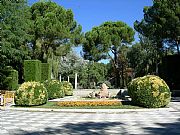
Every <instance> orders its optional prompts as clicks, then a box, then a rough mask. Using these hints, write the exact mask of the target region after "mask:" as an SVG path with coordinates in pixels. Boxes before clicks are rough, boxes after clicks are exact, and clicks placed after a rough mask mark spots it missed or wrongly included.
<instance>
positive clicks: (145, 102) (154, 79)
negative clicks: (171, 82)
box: [128, 75, 171, 108]
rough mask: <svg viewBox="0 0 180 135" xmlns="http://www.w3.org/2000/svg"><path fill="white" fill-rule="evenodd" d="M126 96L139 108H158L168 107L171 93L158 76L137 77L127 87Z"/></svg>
mask: <svg viewBox="0 0 180 135" xmlns="http://www.w3.org/2000/svg"><path fill="white" fill-rule="evenodd" d="M128 94H129V96H130V97H131V98H132V102H133V103H135V104H136V105H139V106H144V107H148V108H158V107H164V106H166V105H168V103H169V102H170V99H171V93H170V89H169V87H168V85H167V84H166V82H165V81H164V80H163V79H161V78H160V77H158V76H155V75H147V76H144V77H139V78H136V79H134V80H132V81H131V82H130V84H129V85H128Z"/></svg>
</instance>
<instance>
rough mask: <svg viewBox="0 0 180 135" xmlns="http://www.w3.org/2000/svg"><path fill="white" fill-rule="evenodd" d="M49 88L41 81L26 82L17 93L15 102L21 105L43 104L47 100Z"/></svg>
mask: <svg viewBox="0 0 180 135" xmlns="http://www.w3.org/2000/svg"><path fill="white" fill-rule="evenodd" d="M47 96H48V93H47V90H46V88H45V87H44V85H43V84H41V83H39V82H25V83H23V84H22V85H21V86H20V87H19V89H18V90H17V91H16V93H15V104H16V105H20V106H33V105H41V104H45V103H46V102H47Z"/></svg>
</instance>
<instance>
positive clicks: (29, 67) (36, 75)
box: [24, 60, 41, 82]
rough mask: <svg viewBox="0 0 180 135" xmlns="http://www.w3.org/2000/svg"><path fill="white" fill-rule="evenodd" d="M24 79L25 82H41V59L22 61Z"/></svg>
mask: <svg viewBox="0 0 180 135" xmlns="http://www.w3.org/2000/svg"><path fill="white" fill-rule="evenodd" d="M24 79H25V82H28V81H36V82H41V61H39V60H25V61H24Z"/></svg>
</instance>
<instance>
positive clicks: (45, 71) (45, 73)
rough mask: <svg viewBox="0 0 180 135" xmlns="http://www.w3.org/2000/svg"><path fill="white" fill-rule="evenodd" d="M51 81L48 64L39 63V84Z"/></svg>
mask: <svg viewBox="0 0 180 135" xmlns="http://www.w3.org/2000/svg"><path fill="white" fill-rule="evenodd" d="M50 79H51V66H50V64H49V63H41V82H44V81H46V80H50Z"/></svg>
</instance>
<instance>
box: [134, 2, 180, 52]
mask: <svg viewBox="0 0 180 135" xmlns="http://www.w3.org/2000/svg"><path fill="white" fill-rule="evenodd" d="M143 12H144V19H143V20H141V21H140V22H139V21H136V22H135V23H134V27H135V29H136V30H137V31H138V32H139V33H141V34H142V35H144V36H145V37H148V38H149V39H150V40H153V41H154V42H155V43H156V44H157V47H158V48H163V47H166V46H167V45H168V46H169V47H171V46H173V47H176V48H177V52H178V53H179V35H180V1H179V0H173V1H172V0H154V1H153V5H152V6H150V7H145V8H144V10H143ZM164 43H166V44H164ZM163 44H164V46H163Z"/></svg>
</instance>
